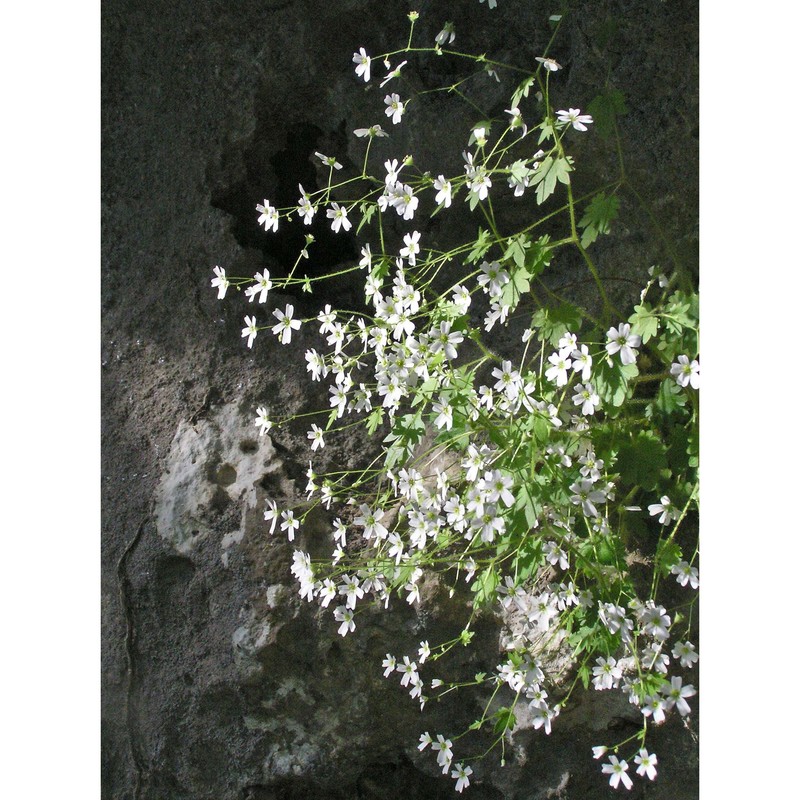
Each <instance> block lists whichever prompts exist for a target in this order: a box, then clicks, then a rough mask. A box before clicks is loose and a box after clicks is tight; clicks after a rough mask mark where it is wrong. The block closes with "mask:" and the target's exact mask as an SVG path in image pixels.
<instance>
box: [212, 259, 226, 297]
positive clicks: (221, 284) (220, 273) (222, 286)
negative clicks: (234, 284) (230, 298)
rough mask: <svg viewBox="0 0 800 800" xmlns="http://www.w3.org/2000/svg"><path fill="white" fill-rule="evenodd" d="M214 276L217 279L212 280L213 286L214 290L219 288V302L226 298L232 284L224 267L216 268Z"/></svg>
mask: <svg viewBox="0 0 800 800" xmlns="http://www.w3.org/2000/svg"><path fill="white" fill-rule="evenodd" d="M214 274H215V275H216V276H217V277H216V278H212V279H211V286H212V288H217V289H218V290H219V293H218V294H217V300H222V299H223V298H224V297H225V292H227V291H228V287H229V286H230V285H231V282H230V281H229V280H228V278H227V277H226V276H225V270H224V268H223V267H214Z"/></svg>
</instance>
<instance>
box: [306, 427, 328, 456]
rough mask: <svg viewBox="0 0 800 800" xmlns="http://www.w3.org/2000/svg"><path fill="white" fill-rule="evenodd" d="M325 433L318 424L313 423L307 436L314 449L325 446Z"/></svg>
mask: <svg viewBox="0 0 800 800" xmlns="http://www.w3.org/2000/svg"><path fill="white" fill-rule="evenodd" d="M324 433H325V432H324V431H323V430H322V428H320V427H319V426H318V425H314V424H312V425H311V430H310V431H309V432H308V433H307V434H306V438H307V439H310V441H311V449H312V450H317V449H318V448H322V447H325V439H323V438H322V437H323V434H324Z"/></svg>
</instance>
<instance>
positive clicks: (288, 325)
mask: <svg viewBox="0 0 800 800" xmlns="http://www.w3.org/2000/svg"><path fill="white" fill-rule="evenodd" d="M293 314H294V306H293V305H291V304H287V306H286V311H285V312H283V311H281V310H280V309H278V308H276V309H275V310H274V311H273V312H272V315H273V316H275V317H277V318H278V322H277V323H276V324H275V325H274V326H273V327H272V332H273V333H274V334H275V335H276V336H279V337H280V340H281V344H289V342H291V341H292V331H293V330H295V331H296V330H299V328H300V320H299V319H292V315H293Z"/></svg>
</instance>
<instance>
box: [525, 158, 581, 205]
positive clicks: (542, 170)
mask: <svg viewBox="0 0 800 800" xmlns="http://www.w3.org/2000/svg"><path fill="white" fill-rule="evenodd" d="M570 172H572V160H571V159H570V157H569V156H567V157H566V158H562V157H561V156H556V157H555V158H553V156H547V158H545V160H544V161H542V162H541V164H540V165H539V169H537V170H536V171H535V172H534V173H533V176H532V177H531V179H530V185H531V186H536V202H537V203H538V204H539V205H541V204H542V203H544V201H545V200H547V198H548V197H550V195H551V194H553V192H554V191H555V189H556V183H557V182H560V183H564V184H567V183H569V173H570Z"/></svg>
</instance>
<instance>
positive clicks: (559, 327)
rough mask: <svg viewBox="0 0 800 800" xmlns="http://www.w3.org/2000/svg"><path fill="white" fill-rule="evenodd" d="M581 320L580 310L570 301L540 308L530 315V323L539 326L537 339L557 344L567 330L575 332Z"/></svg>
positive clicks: (554, 345) (535, 326) (555, 345)
mask: <svg viewBox="0 0 800 800" xmlns="http://www.w3.org/2000/svg"><path fill="white" fill-rule="evenodd" d="M582 322H583V314H582V313H581V310H580V309H579V308H577V307H576V306H573V305H572V304H571V303H560V304H559V305H557V306H555V307H553V308H540V309H539V310H538V311H537V312H536V313H535V314H534V315H533V317H532V319H531V325H533V327H534V328H539V339H540V340H541V341H543V342H545V341H546V342H550V344H552V345H553V347H557V346H558V340H559V339H560V338H561V337H562V336H563V335H564V334H565V333H566V332H567V331H570V332H571V333H577V332H578V330H579V329H580V327H581V323H582Z"/></svg>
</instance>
